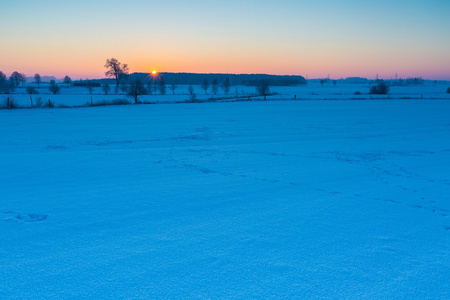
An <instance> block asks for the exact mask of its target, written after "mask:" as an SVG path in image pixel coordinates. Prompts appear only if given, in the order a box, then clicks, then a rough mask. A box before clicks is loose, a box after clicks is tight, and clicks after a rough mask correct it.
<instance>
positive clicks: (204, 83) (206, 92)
mask: <svg viewBox="0 0 450 300" xmlns="http://www.w3.org/2000/svg"><path fill="white" fill-rule="evenodd" d="M202 89H204V90H205V95H208V89H209V81H208V79H207V78H205V79H204V80H203V82H202Z"/></svg>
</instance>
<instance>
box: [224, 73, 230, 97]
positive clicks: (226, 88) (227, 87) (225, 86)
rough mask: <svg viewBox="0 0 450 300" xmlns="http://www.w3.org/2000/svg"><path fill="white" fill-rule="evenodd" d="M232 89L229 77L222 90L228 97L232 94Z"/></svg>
mask: <svg viewBox="0 0 450 300" xmlns="http://www.w3.org/2000/svg"><path fill="white" fill-rule="evenodd" d="M230 87H231V83H230V79H229V78H228V77H227V78H225V80H224V81H223V83H222V89H223V91H224V93H225V95H228V93H229V92H230Z"/></svg>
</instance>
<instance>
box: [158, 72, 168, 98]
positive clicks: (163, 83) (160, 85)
mask: <svg viewBox="0 0 450 300" xmlns="http://www.w3.org/2000/svg"><path fill="white" fill-rule="evenodd" d="M158 88H159V92H160V93H161V95H165V94H166V81H165V80H164V76H161V77H160V78H159V81H158Z"/></svg>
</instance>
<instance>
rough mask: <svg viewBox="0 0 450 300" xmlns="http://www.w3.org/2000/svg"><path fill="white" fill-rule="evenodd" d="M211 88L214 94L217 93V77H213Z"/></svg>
mask: <svg viewBox="0 0 450 300" xmlns="http://www.w3.org/2000/svg"><path fill="white" fill-rule="evenodd" d="M211 89H212V92H213V94H214V95H217V92H218V91H219V80H217V78H214V79H213V81H212V82H211Z"/></svg>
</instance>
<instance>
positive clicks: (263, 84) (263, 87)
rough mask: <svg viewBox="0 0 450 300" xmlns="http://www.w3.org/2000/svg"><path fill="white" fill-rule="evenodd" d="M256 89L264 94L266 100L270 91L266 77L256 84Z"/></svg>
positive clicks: (260, 93)
mask: <svg viewBox="0 0 450 300" xmlns="http://www.w3.org/2000/svg"><path fill="white" fill-rule="evenodd" d="M256 91H257V92H258V94H259V95H261V96H264V100H266V96H267V95H268V94H269V92H270V88H269V82H268V81H267V80H266V79H261V80H260V81H259V82H258V85H257V86H256Z"/></svg>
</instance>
